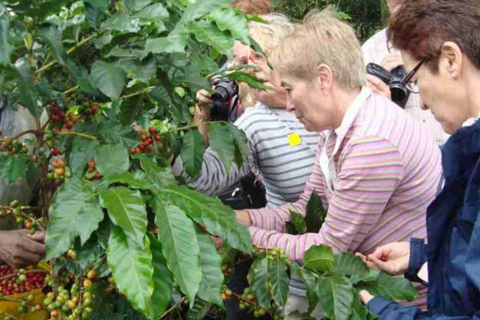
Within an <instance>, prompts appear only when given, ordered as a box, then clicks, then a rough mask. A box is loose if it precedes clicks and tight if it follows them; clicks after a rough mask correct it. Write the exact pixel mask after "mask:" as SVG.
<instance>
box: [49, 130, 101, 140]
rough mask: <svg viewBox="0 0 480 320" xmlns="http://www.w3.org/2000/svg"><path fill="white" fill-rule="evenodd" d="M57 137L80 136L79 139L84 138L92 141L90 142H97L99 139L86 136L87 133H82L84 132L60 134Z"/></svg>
mask: <svg viewBox="0 0 480 320" xmlns="http://www.w3.org/2000/svg"><path fill="white" fill-rule="evenodd" d="M57 135H59V136H79V137H83V138H86V139H90V140H97V138H96V137H94V136H91V135H89V134H85V133H82V132H76V131H68V132H58V133H57Z"/></svg>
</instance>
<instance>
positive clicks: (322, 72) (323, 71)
mask: <svg viewBox="0 0 480 320" xmlns="http://www.w3.org/2000/svg"><path fill="white" fill-rule="evenodd" d="M317 80H318V89H319V90H320V91H321V92H322V93H323V94H324V95H328V94H329V93H330V91H331V89H332V85H333V71H332V69H331V68H330V67H329V66H327V65H326V64H323V63H322V64H321V65H319V66H318V67H317Z"/></svg>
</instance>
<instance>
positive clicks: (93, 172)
mask: <svg viewBox="0 0 480 320" xmlns="http://www.w3.org/2000/svg"><path fill="white" fill-rule="evenodd" d="M101 177H102V174H101V173H100V172H99V171H98V170H97V164H96V163H95V160H93V159H90V160H88V163H87V171H86V172H85V178H86V179H88V180H98V179H100V178H101Z"/></svg>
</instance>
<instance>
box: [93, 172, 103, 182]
mask: <svg viewBox="0 0 480 320" xmlns="http://www.w3.org/2000/svg"><path fill="white" fill-rule="evenodd" d="M101 177H102V174H101V173H100V172H96V173H95V175H94V176H93V179H95V180H98V179H100V178H101Z"/></svg>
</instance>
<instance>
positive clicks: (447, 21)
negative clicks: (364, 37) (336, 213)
mask: <svg viewBox="0 0 480 320" xmlns="http://www.w3.org/2000/svg"><path fill="white" fill-rule="evenodd" d="M389 37H390V38H391V41H392V43H393V45H394V46H395V47H396V48H399V49H400V50H402V58H403V61H404V63H405V67H406V69H407V70H409V71H410V77H408V79H406V80H407V81H412V82H417V84H418V86H419V90H420V95H421V98H422V100H423V105H424V108H426V109H427V108H430V109H431V110H432V112H433V114H434V115H435V118H436V119H437V120H438V121H439V122H440V123H441V124H442V127H443V129H444V130H445V131H446V132H447V133H449V134H452V136H451V138H450V139H449V140H448V141H447V143H446V144H445V146H444V148H443V150H442V153H443V170H444V177H445V183H444V185H443V188H442V191H441V192H440V194H439V195H438V197H437V199H436V200H435V201H434V202H433V203H432V204H431V205H430V207H429V208H428V211H427V230H428V244H425V243H424V242H423V240H417V239H412V241H411V242H410V243H392V244H389V245H386V246H383V247H381V248H378V249H377V250H376V251H375V252H373V253H372V254H370V255H368V256H367V257H363V258H364V259H365V261H367V263H368V265H369V266H370V267H378V268H380V269H382V270H384V271H386V272H389V273H391V274H406V276H407V277H409V278H410V279H412V278H415V277H416V276H417V273H418V271H419V269H420V268H421V267H422V266H423V265H424V264H425V263H427V264H428V278H429V298H428V310H427V312H421V311H420V310H419V309H416V308H409V307H403V306H401V305H399V304H396V303H393V302H391V301H388V300H386V299H383V298H381V297H373V296H372V295H370V293H368V292H366V291H362V292H361V296H362V301H363V302H364V303H365V304H366V305H367V307H368V308H369V309H370V310H371V311H372V312H373V313H375V314H377V315H379V316H380V319H388V320H400V319H402V320H404V319H405V320H407V319H438V320H447V319H448V320H450V319H451V320H453V319H455V320H467V319H475V320H480V214H479V213H480V121H478V118H479V117H480V1H478V0H405V1H404V3H403V4H402V6H401V8H400V9H399V11H398V12H397V13H396V14H395V15H394V16H393V17H392V19H391V21H390V26H389ZM406 139H408V138H407V137H406Z"/></svg>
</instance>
